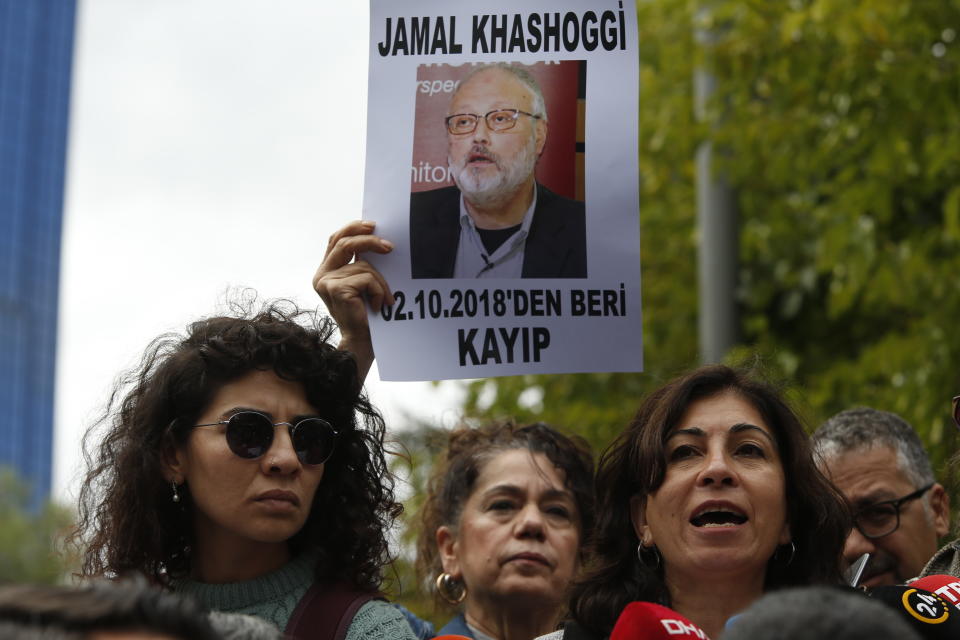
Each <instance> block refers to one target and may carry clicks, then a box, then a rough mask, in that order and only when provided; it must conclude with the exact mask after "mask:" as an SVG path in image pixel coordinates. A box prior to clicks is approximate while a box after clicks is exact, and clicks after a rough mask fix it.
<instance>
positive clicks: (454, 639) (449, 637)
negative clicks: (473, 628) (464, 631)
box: [433, 633, 470, 640]
mask: <svg viewBox="0 0 960 640" xmlns="http://www.w3.org/2000/svg"><path fill="white" fill-rule="evenodd" d="M433 640H470V638H468V637H467V636H461V635H458V634H456V633H445V634H443V635H442V636H434V637H433Z"/></svg>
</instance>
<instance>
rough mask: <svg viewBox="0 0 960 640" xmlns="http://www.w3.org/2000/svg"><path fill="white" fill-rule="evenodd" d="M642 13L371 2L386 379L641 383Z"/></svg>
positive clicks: (598, 6) (556, 4) (377, 330)
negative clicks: (597, 375)
mask: <svg viewBox="0 0 960 640" xmlns="http://www.w3.org/2000/svg"><path fill="white" fill-rule="evenodd" d="M637 114H638V49H637V28H636V11H635V6H634V4H633V3H632V2H626V3H624V2H623V1H622V0H563V1H561V0H553V1H550V2H546V1H544V0H540V1H516V0H514V1H510V2H499V1H496V0H493V1H489V2H485V3H466V2H450V1H449V0H447V1H443V2H440V1H437V0H411V1H407V2H396V1H392V0H371V7H370V75H369V94H368V110H367V152H366V172H365V179H364V200H363V217H364V218H365V219H370V220H374V221H376V222H377V229H376V233H377V234H378V235H380V236H382V237H384V238H386V239H388V240H390V241H391V242H393V244H394V245H395V249H394V250H393V251H392V252H391V253H390V254H387V255H384V256H379V255H378V256H366V257H367V258H368V259H369V260H370V261H371V262H372V263H373V264H374V266H375V267H376V268H377V269H379V270H380V271H381V273H383V275H384V277H385V278H386V280H387V282H388V283H389V284H390V287H391V290H392V291H393V293H394V296H395V297H396V304H394V305H393V306H392V307H385V308H384V309H383V310H382V312H381V313H377V314H371V332H372V337H373V343H374V349H375V352H376V354H377V360H378V363H379V371H380V377H381V379H383V380H438V379H448V378H476V377H486V376H502V375H514V374H524V373H572V372H598V371H640V370H642V368H643V341H642V330H641V301H640V228H639V216H638V211H639V202H638V167H637Z"/></svg>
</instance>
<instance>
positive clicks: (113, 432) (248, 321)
mask: <svg viewBox="0 0 960 640" xmlns="http://www.w3.org/2000/svg"><path fill="white" fill-rule="evenodd" d="M252 306H253V303H252V302H249V301H248V302H245V303H236V304H234V309H233V311H234V313H235V314H236V315H234V316H217V317H211V318H206V319H203V320H199V321H197V322H194V323H193V324H191V325H190V326H189V327H188V330H187V333H186V335H185V336H181V335H178V334H165V335H162V336H160V337H158V338H157V339H155V340H154V341H153V342H152V343H151V344H150V346H149V347H148V348H147V350H146V353H145V354H144V356H143V360H142V362H141V363H140V365H139V366H138V367H137V368H136V369H134V370H133V371H131V372H128V373H127V374H126V375H124V376H122V377H121V378H120V379H119V381H118V382H117V384H116V386H115V388H114V391H113V395H112V396H111V399H110V402H109V404H108V408H107V411H106V413H105V415H104V417H103V418H102V419H101V420H100V421H99V422H98V423H97V424H95V425H94V427H92V428H91V429H90V431H88V432H87V435H86V436H85V438H84V455H85V458H86V460H87V465H88V467H89V471H88V473H87V477H86V481H85V482H84V484H83V487H82V489H81V493H80V512H79V522H78V525H77V528H76V530H75V531H74V533H73V535H72V536H71V539H72V541H73V542H74V543H75V544H82V538H83V537H85V536H88V537H89V546H88V547H87V550H86V552H85V554H84V561H83V567H82V573H83V574H84V575H101V574H125V573H127V572H130V571H136V572H140V573H143V574H144V575H146V576H149V577H151V578H152V579H154V580H156V581H158V582H159V583H167V582H168V581H169V580H170V579H171V578H174V577H180V576H183V575H185V574H186V573H187V572H188V571H189V567H190V558H189V549H188V548H189V546H190V543H191V537H192V527H191V518H192V510H191V508H190V504H191V500H190V495H189V487H186V490H184V491H182V494H183V495H184V499H183V500H182V501H181V502H180V503H174V502H172V501H171V499H170V497H171V496H170V494H171V489H170V485H169V484H168V483H167V482H166V481H164V476H163V457H164V453H163V452H164V450H165V449H167V448H169V447H170V446H171V445H172V446H179V445H182V444H183V443H184V442H186V439H187V437H188V435H189V434H190V431H191V425H193V424H195V423H196V420H197V417H198V416H199V415H200V414H201V413H202V412H203V410H204V409H205V407H206V406H207V405H208V403H209V402H210V400H211V399H212V397H213V395H214V394H215V393H216V391H217V390H218V389H219V388H220V387H222V386H223V385H224V384H226V383H229V382H231V381H233V380H236V379H237V378H239V377H241V376H243V375H245V374H247V373H249V372H250V371H254V370H273V371H274V372H276V374H277V375H278V376H279V377H281V378H283V379H286V380H293V381H297V382H300V383H302V384H303V387H304V390H305V393H306V397H307V400H308V401H309V402H310V403H311V404H312V405H313V406H315V407H317V408H322V410H323V413H324V417H325V418H326V419H327V420H329V421H330V422H331V423H333V424H334V426H335V427H337V429H338V430H339V432H340V435H339V437H338V440H337V449H336V451H335V453H334V455H333V457H331V458H330V459H329V460H328V461H327V462H326V463H325V465H326V466H325V468H324V474H323V481H322V482H321V484H320V487H319V489H318V490H317V492H316V495H315V496H314V499H313V504H312V505H311V509H310V515H309V517H308V518H307V521H306V523H305V524H304V526H303V528H302V529H301V530H300V531H299V532H298V533H297V534H296V535H294V536H293V537H292V538H291V539H290V541H289V544H290V547H291V551H292V552H301V551H306V550H311V551H315V552H316V553H317V554H318V560H317V565H316V572H317V577H318V578H323V579H335V580H345V581H348V582H350V583H352V584H354V585H355V586H357V587H358V588H375V587H377V586H378V585H379V584H380V580H381V568H382V567H383V566H384V565H385V564H386V563H387V561H388V560H389V554H388V548H387V540H386V532H387V531H388V530H389V528H390V526H391V525H392V523H393V520H394V519H395V518H396V517H397V516H398V515H399V514H400V512H401V510H402V507H401V505H400V504H399V503H397V502H396V501H395V500H394V496H393V476H392V475H391V474H390V473H389V471H388V470H387V465H386V462H385V460H384V452H383V437H384V424H383V419H382V418H381V417H380V414H379V413H377V411H376V410H375V409H374V408H373V407H372V406H371V405H370V403H369V402H368V401H367V399H366V397H365V396H364V395H363V394H362V382H361V380H360V379H359V377H358V372H357V365H356V362H355V360H354V359H353V357H352V356H351V355H350V354H349V353H346V352H343V351H338V350H336V349H335V348H334V347H333V346H331V344H330V343H329V340H330V336H331V333H332V332H333V329H334V325H333V323H332V322H331V321H330V320H329V319H328V318H321V317H318V316H317V315H316V314H315V313H313V312H308V311H303V310H300V309H298V308H297V306H296V305H295V304H294V303H292V302H290V301H273V302H267V303H265V304H264V305H263V306H262V307H261V308H260V309H259V310H254V309H252ZM121 395H122V399H120V400H118V398H120V397H121ZM102 425H106V433H105V434H104V436H103V438H102V440H101V441H100V443H99V445H98V449H97V455H96V456H92V455H91V454H90V451H89V446H90V443H91V440H92V439H93V436H94V434H95V432H96V430H97V427H98V426H102Z"/></svg>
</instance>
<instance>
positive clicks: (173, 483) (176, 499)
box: [170, 480, 180, 502]
mask: <svg viewBox="0 0 960 640" xmlns="http://www.w3.org/2000/svg"><path fill="white" fill-rule="evenodd" d="M170 488H171V489H173V497H172V498H170V499H171V500H172V501H173V502H180V494H179V493H177V482H176V480H171V481H170Z"/></svg>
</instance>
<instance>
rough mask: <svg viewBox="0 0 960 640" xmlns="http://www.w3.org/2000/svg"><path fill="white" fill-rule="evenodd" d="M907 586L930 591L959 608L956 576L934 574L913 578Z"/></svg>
mask: <svg viewBox="0 0 960 640" xmlns="http://www.w3.org/2000/svg"><path fill="white" fill-rule="evenodd" d="M908 586H911V587H917V588H919V589H926V590H927V591H932V592H933V593H935V594H937V595H938V596H940V597H941V598H943V599H944V600H946V601H947V602H949V603H950V604H952V605H953V606H955V607H956V608H957V609H958V610H960V578H958V577H957V576H948V575H944V574H935V575H932V576H926V577H925V578H919V579H917V580H914V581H913V582H911V583H910V584H909V585H908Z"/></svg>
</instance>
